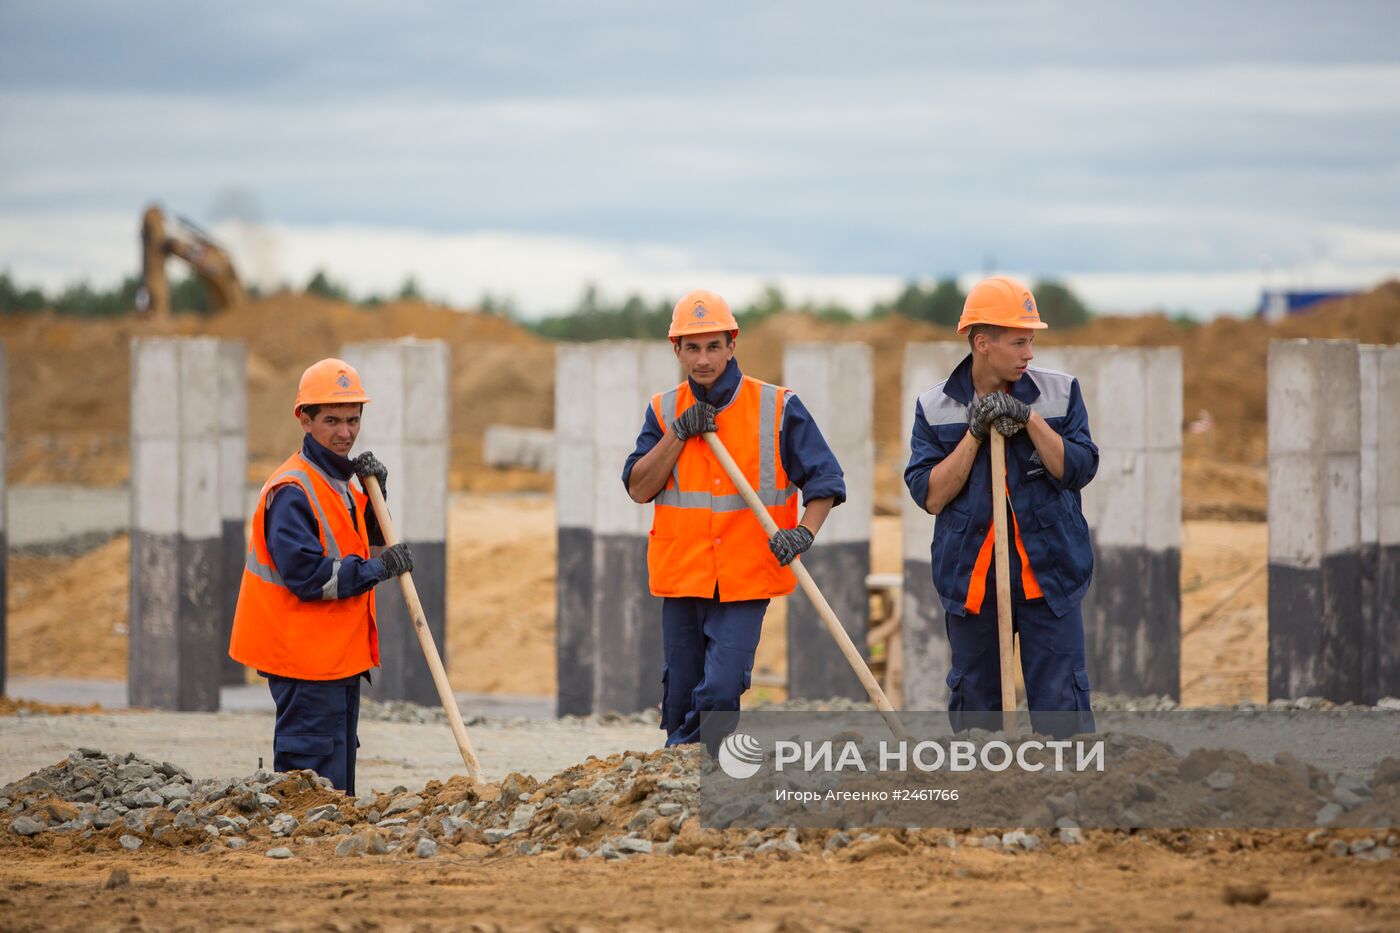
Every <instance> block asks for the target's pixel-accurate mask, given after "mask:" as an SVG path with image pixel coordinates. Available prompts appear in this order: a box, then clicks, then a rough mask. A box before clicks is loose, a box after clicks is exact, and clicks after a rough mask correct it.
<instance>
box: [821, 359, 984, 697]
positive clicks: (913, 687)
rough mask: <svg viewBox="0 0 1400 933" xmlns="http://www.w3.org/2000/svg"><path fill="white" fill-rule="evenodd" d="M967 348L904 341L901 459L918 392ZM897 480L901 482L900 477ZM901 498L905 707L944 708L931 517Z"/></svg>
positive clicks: (944, 656)
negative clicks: (902, 447)
mask: <svg viewBox="0 0 1400 933" xmlns="http://www.w3.org/2000/svg"><path fill="white" fill-rule="evenodd" d="M967 352H968V351H967V343H966V341H960V342H959V341H944V342H938V343H910V344H906V345H905V347H904V389H903V392H902V393H901V394H900V425H901V427H900V437H901V438H902V439H903V443H904V461H903V462H904V463H908V462H909V435H910V431H911V430H912V428H913V425H914V406H915V403H916V402H917V401H918V399H919V396H920V395H923V394H925V393H927V392H931V391H940V392H941V391H942V386H943V383H944V382H945V381H946V380H947V378H948V376H949V374H950V373H952V371H953V369H954V368H956V367H957V365H958V363H960V362H961V361H962V359H963V357H965V356H967ZM900 485H901V486H902V485H903V481H902V480H901V484H900ZM900 502H901V504H902V505H901V511H900V525H901V532H902V538H903V542H904V546H903V550H904V587H903V591H902V594H901V600H902V605H901V607H900V620H901V622H900V638H901V640H902V645H901V647H902V648H903V651H904V681H903V687H904V708H905V709H911V710H920V709H923V710H934V709H946V708H947V706H948V686H947V682H946V680H945V678H946V677H947V676H948V668H949V667H950V665H951V662H952V649H950V648H949V646H948V635H947V631H946V629H945V627H944V623H943V604H942V603H941V602H940V601H939V599H938V591H937V590H935V589H934V588H933V559H932V555H931V548H932V546H933V529H934V522H935V519H934V516H932V515H930V514H928V513H927V512H925V511H924V510H923V509H922V508H921V507H920V506H919V505H918V504H917V503H916V502H914V500H913V499H912V498H911V497H910V496H909V492H908V490H907V489H905V490H904V491H903V495H902V496H901V497H900ZM843 508H844V506H843Z"/></svg>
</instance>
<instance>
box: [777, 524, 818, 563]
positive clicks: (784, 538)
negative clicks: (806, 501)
mask: <svg viewBox="0 0 1400 933" xmlns="http://www.w3.org/2000/svg"><path fill="white" fill-rule="evenodd" d="M811 546H812V533H811V532H810V531H808V530H807V528H806V526H804V525H798V526H797V527H796V528H779V529H778V532H777V534H775V535H773V537H771V538H769V539H768V550H770V551H772V552H773V556H774V557H776V558H778V566H779V567H786V566H787V565H788V564H790V563H792V562H793V561H794V560H796V559H797V555H798V554H801V553H802V552H803V551H805V550H807V549H808V548H809V547H811Z"/></svg>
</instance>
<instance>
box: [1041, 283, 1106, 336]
mask: <svg viewBox="0 0 1400 933" xmlns="http://www.w3.org/2000/svg"><path fill="white" fill-rule="evenodd" d="M1032 291H1033V292H1034V294H1035V304H1036V307H1037V308H1038V309H1039V310H1040V319H1041V320H1042V321H1044V322H1045V323H1046V324H1049V325H1050V326H1051V327H1075V326H1077V325H1079V324H1084V323H1087V322H1088V320H1089V318H1090V317H1091V315H1090V313H1089V309H1088V308H1087V307H1086V306H1085V305H1084V302H1082V301H1080V300H1079V297H1078V296H1077V295H1075V294H1074V292H1072V291H1070V290H1069V288H1068V287H1067V286H1065V285H1063V284H1061V283H1060V282H1057V281H1056V280H1054V279H1041V280H1040V281H1039V282H1037V283H1035V288H1033V289H1032Z"/></svg>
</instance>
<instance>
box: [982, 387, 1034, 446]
mask: <svg viewBox="0 0 1400 933" xmlns="http://www.w3.org/2000/svg"><path fill="white" fill-rule="evenodd" d="M1030 416H1031V408H1030V406H1029V405H1027V404H1026V403H1025V402H1023V401H1021V400H1020V399H1018V398H1017V397H1016V396H1014V395H1011V394H1010V393H1007V392H991V393H989V394H987V395H984V396H982V397H981V398H980V399H978V400H977V403H976V404H975V405H973V406H972V417H971V423H972V424H973V425H974V428H973V431H972V436H973V437H976V438H977V439H978V440H980V441H985V440H986V439H987V431H988V430H989V429H990V428H993V427H994V428H996V430H997V433H999V434H1002V435H1005V436H1006V437H1010V436H1012V435H1013V434H1016V433H1017V432H1019V431H1020V430H1021V429H1023V428H1024V427H1025V426H1026V420H1027V419H1028V418H1030ZM979 430H980V432H981V433H978V432H979Z"/></svg>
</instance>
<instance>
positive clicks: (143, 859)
mask: <svg viewBox="0 0 1400 933" xmlns="http://www.w3.org/2000/svg"><path fill="white" fill-rule="evenodd" d="M1207 835H1210V836H1211V837H1212V838H1210V839H1207V838H1206V837H1207ZM464 848H465V847H464ZM477 848H480V847H477ZM114 868H122V869H125V870H126V871H127V872H129V876H130V882H129V884H127V885H120V886H117V887H114V888H111V889H107V888H105V887H104V883H105V882H106V881H107V879H108V878H109V876H110V875H111V874H112V871H113V869H114ZM1260 898H1262V900H1261V901H1260V902H1259V903H1257V904H1252V903H1249V901H1254V900H1257V899H1260ZM1241 899H1242V900H1241ZM1232 901H1233V903H1232ZM1012 924H1014V925H1016V926H1026V927H1037V928H1070V929H1144V930H1149V929H1150V930H1165V929H1176V928H1178V927H1180V926H1182V925H1184V924H1189V925H1191V926H1200V927H1203V928H1216V929H1221V928H1227V927H1228V928H1230V929H1233V930H1319V929H1357V930H1383V929H1395V928H1396V927H1397V926H1400V861H1396V860H1391V861H1389V862H1381V863H1363V862H1360V861H1358V860H1356V859H1339V858H1334V857H1330V856H1327V855H1325V854H1323V853H1322V852H1321V851H1320V850H1317V849H1309V848H1307V847H1306V846H1305V844H1304V843H1303V841H1302V834H1301V833H1291V834H1290V833H1263V832H1256V833H1243V832H1231V833H1215V834H1206V833H1204V832H1203V831H1202V832H1199V833H1196V834H1194V838H1193V835H1192V834H1187V833H1165V832H1163V833H1141V834H1138V835H1136V836H1130V837H1121V836H1120V837H1110V836H1106V835H1105V836H1102V837H1100V836H1099V835H1098V834H1095V833H1088V834H1087V837H1086V843H1085V844H1084V845H1082V846H1078V847H1075V848H1072V849H1066V848H1060V847H1056V848H1055V850H1054V851H1046V850H1042V851H1039V852H1034V853H1030V854H1026V855H1014V856H1013V855H1006V854H1003V853H1000V852H992V851H986V850H980V849H972V848H967V847H962V848H959V849H957V850H949V849H943V848H918V849H915V850H914V853H913V854H911V855H900V856H883V857H880V856H877V857H874V858H870V859H867V860H864V861H859V862H857V861H851V860H847V859H843V858H838V857H827V858H818V857H812V856H806V857H802V858H797V859H794V860H791V861H784V860H782V859H781V858H779V857H778V856H771V857H767V858H759V859H751V860H747V861H744V862H716V861H712V860H710V859H708V858H700V857H695V856H675V857H671V858H663V857H653V858H648V859H631V860H628V861H627V862H626V863H620V862H614V863H610V862H604V861H601V860H598V859H590V860H588V861H586V862H577V861H569V860H565V859H562V858H559V857H557V856H556V857H550V856H541V857H534V858H517V857H509V856H507V857H499V858H485V859H483V858H481V857H480V856H474V855H465V854H461V853H458V852H455V851H453V850H451V849H450V848H449V847H444V851H443V853H442V854H440V855H439V856H438V857H437V858H436V859H433V860H432V861H430V862H419V861H414V860H409V859H407V858H401V857H399V856H384V857H380V858H374V859H367V858H359V859H343V858H340V859H338V858H335V857H334V856H332V855H331V854H330V852H329V851H327V849H326V848H322V847H319V846H306V847H303V848H301V849H299V850H298V851H297V853H296V857H295V859H294V860H292V861H289V862H273V861H270V860H269V859H268V858H267V857H266V856H264V855H262V854H260V853H257V852H252V851H246V850H245V851H241V852H235V851H228V850H219V851H217V852H214V853H209V854H207V855H187V854H180V853H178V852H155V851H151V852H147V851H145V850H143V851H141V852H139V853H134V854H130V855H120V856H116V855H105V854H94V855H85V854H77V853H74V854H64V855H59V854H35V855H25V856H20V857H16V858H8V859H6V860H4V861H3V862H0V929H2V930H41V929H43V930H49V929H84V930H108V929H139V928H156V929H186V930H203V929H213V928H244V927H248V928H261V929H312V928H314V929H325V930H372V929H394V930H400V929H402V930H407V929H463V930H480V931H496V930H590V929H593V930H656V929H676V930H691V929H694V930H711V929H737V930H754V931H759V930H761V931H796V930H861V929H932V928H935V927H942V926H945V925H953V926H955V927H956V928H961V929H976V928H997V927H1004V926H1008V925H1012Z"/></svg>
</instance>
